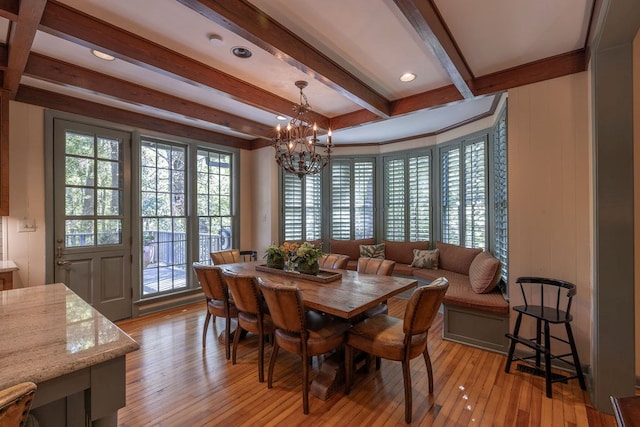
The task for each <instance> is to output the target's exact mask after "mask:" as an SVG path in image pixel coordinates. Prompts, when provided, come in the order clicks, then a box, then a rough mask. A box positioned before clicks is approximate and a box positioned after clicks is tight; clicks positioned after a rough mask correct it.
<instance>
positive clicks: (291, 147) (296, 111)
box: [273, 80, 332, 179]
mask: <svg viewBox="0 0 640 427" xmlns="http://www.w3.org/2000/svg"><path fill="white" fill-rule="evenodd" d="M295 85H296V87H297V88H299V89H300V103H299V104H294V105H293V118H292V119H291V121H290V122H289V124H287V127H286V128H284V129H282V128H281V127H280V125H279V124H278V126H277V127H276V136H275V138H273V144H274V148H275V149H276V162H278V165H280V167H282V169H284V170H285V171H286V172H289V173H293V174H296V175H298V177H299V178H300V179H302V177H303V176H304V175H313V174H317V173H319V172H320V171H321V170H322V168H324V167H325V166H326V165H328V164H329V160H330V159H331V149H332V144H331V130H329V133H328V134H327V143H326V144H325V145H322V144H320V140H319V139H318V127H317V125H316V124H315V123H314V124H313V125H311V121H310V120H309V119H308V117H307V113H308V112H309V111H311V107H310V106H309V102H308V101H307V97H306V95H305V94H304V93H303V92H302V89H304V88H305V87H307V82H305V81H304V80H299V81H297V82H296V83H295Z"/></svg>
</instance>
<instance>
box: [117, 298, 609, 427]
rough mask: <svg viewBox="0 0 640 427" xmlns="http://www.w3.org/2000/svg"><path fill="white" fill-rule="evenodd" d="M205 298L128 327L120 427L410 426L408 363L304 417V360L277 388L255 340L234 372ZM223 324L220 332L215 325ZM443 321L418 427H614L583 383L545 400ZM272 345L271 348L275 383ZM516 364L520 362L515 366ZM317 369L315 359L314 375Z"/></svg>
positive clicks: (420, 364)
mask: <svg viewBox="0 0 640 427" xmlns="http://www.w3.org/2000/svg"><path fill="white" fill-rule="evenodd" d="M405 305H406V301H405V300H402V299H399V298H392V299H391V300H389V310H390V314H391V315H394V316H397V317H401V316H402V314H403V313H404V307H405ZM204 318H205V305H204V301H203V302H202V303H201V304H192V305H189V306H185V307H182V308H178V309H173V310H170V311H165V312H162V313H158V314H153V315H149V316H145V317H142V318H137V319H132V320H126V321H122V322H119V323H118V325H119V326H120V327H121V328H122V329H123V330H124V331H125V332H127V333H129V334H130V335H131V336H132V337H133V338H134V339H135V340H136V341H138V343H139V344H140V350H138V351H136V352H134V353H130V354H128V355H127V406H126V407H125V408H122V409H120V411H119V412H118V425H120V426H131V427H134V426H135V427H138V426H143V425H144V426H148V425H152V426H214V425H224V426H258V425H274V426H275V425H287V426H292V425H305V426H306V425H311V426H324V425H350V426H352V425H363V426H370V425H371V426H398V425H404V424H405V423H404V388H403V383H402V369H401V365H400V363H399V362H391V361H386V360H383V361H382V368H381V370H380V371H375V369H372V370H371V371H370V372H369V373H368V374H365V373H362V372H360V373H358V374H357V375H356V377H355V381H354V384H353V387H352V390H351V394H350V395H349V396H345V395H344V393H343V392H342V391H339V392H338V393H337V394H336V395H335V396H333V397H332V398H330V399H329V400H327V401H322V400H319V399H317V398H315V397H313V396H311V397H310V398H309V403H310V413H309V415H304V414H303V413H302V393H301V387H302V382H301V375H300V359H299V357H296V356H293V355H290V354H288V353H286V352H284V351H281V352H280V354H279V355H278V360H277V363H276V367H275V371H274V383H273V388H272V389H267V385H266V382H265V383H259V382H258V371H257V342H256V338H255V336H252V335H249V336H248V337H246V339H244V340H243V341H242V342H241V343H240V346H239V349H238V360H237V364H236V365H232V364H231V362H230V361H227V360H226V359H225V356H224V346H223V345H221V344H219V343H218V342H217V339H216V338H217V335H218V334H219V333H220V332H221V331H222V330H223V328H224V320H222V319H218V320H217V321H216V322H215V324H213V325H210V326H209V334H208V337H207V347H206V348H204V349H203V348H202V327H203V325H204ZM212 326H213V328H212ZM441 332H442V316H441V315H439V316H438V317H437V319H436V322H435V323H434V325H433V327H432V329H431V331H430V337H429V338H430V342H429V352H430V354H431V360H432V363H433V372H434V394H433V395H431V396H429V395H428V394H427V377H426V368H425V366H424V361H423V360H422V358H416V359H414V360H413V361H412V364H411V373H412V384H413V425H426V426H536V427H537V426H576V427H581V426H593V427H597V426H605V427H615V425H616V423H615V419H614V417H613V416H611V415H607V414H604V413H600V412H598V411H596V410H595V409H594V408H593V407H592V406H591V404H590V402H589V395H588V393H587V392H583V391H582V390H580V386H579V385H578V381H576V380H571V381H569V382H568V384H561V383H556V384H554V385H553V395H554V397H553V399H548V398H546V397H545V394H544V393H545V392H544V390H545V389H544V379H543V378H540V377H534V376H532V375H529V374H525V373H521V372H518V371H516V370H515V369H514V368H512V370H511V371H512V372H511V373H510V374H506V373H505V372H504V364H505V359H506V358H505V356H502V355H499V354H495V353H491V352H488V351H484V350H479V349H476V348H473V347H469V346H465V345H462V344H456V343H452V342H449V341H443V340H442V338H441ZM270 354H271V346H270V345H266V346H265V377H266V372H267V371H266V370H267V366H268V361H269V356H270ZM514 367H515V365H514ZM315 368H317V362H315V361H314V369H315Z"/></svg>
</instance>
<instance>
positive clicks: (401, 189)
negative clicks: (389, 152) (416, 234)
mask: <svg viewBox="0 0 640 427" xmlns="http://www.w3.org/2000/svg"><path fill="white" fill-rule="evenodd" d="M404 169H405V159H403V158H401V159H386V160H385V162H384V210H385V216H384V238H385V239H386V240H395V241H404V240H405V180H404V175H405V173H404Z"/></svg>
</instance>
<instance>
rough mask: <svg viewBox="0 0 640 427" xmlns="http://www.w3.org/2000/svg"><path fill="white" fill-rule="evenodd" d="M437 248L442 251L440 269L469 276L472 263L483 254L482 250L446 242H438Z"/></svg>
mask: <svg viewBox="0 0 640 427" xmlns="http://www.w3.org/2000/svg"><path fill="white" fill-rule="evenodd" d="M436 248H438V249H439V250H440V263H439V265H438V268H441V269H443V270H449V271H453V272H454V273H460V274H469V267H471V262H473V259H474V258H475V257H476V256H477V255H478V254H479V253H481V252H482V249H474V248H465V247H462V246H458V245H450V244H449V243H444V242H436Z"/></svg>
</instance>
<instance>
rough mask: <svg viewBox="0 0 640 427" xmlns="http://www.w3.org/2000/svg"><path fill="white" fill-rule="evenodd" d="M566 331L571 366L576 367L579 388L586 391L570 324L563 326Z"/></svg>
mask: <svg viewBox="0 0 640 427" xmlns="http://www.w3.org/2000/svg"><path fill="white" fill-rule="evenodd" d="M564 325H565V327H566V329H567V337H568V338H569V345H570V346H571V354H572V355H573V364H574V365H576V375H577V376H578V381H579V382H580V388H581V389H583V390H586V389H587V385H586V384H585V382H584V375H582V366H580V359H579V358H578V349H576V342H575V341H574V340H573V332H572V331H571V324H569V323H565V324H564Z"/></svg>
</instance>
